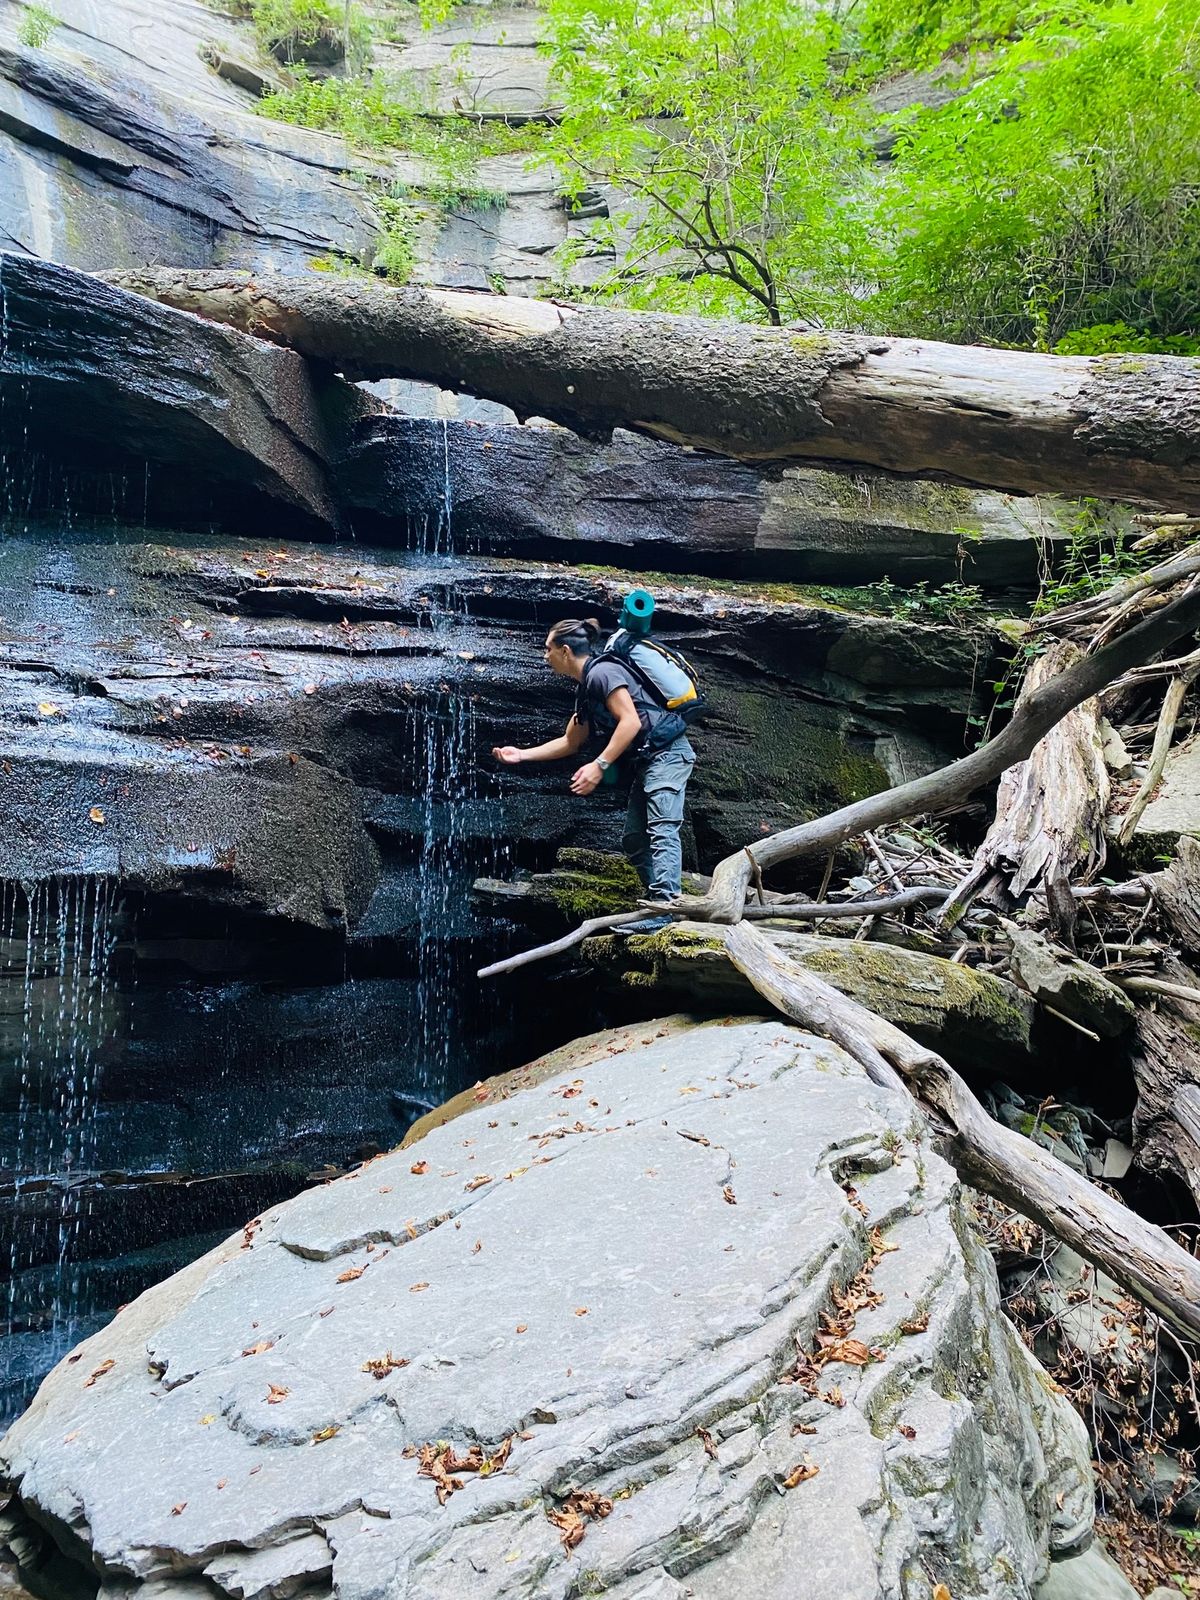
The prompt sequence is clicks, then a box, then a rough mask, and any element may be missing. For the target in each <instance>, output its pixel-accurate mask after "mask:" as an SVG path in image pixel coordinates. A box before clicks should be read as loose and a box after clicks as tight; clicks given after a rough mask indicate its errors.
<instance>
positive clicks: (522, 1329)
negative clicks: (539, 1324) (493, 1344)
mask: <svg viewBox="0 0 1200 1600" xmlns="http://www.w3.org/2000/svg"><path fill="white" fill-rule="evenodd" d="M528 1327H529V1324H528V1323H527V1322H518V1323H517V1332H518V1333H525V1332H526V1330H527V1329H528Z"/></svg>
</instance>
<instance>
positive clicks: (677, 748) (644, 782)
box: [492, 596, 696, 933]
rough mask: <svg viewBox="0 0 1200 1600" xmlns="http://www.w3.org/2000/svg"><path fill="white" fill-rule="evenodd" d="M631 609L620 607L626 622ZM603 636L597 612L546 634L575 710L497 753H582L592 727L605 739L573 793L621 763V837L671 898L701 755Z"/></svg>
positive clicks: (645, 928) (656, 890) (649, 928)
mask: <svg viewBox="0 0 1200 1600" xmlns="http://www.w3.org/2000/svg"><path fill="white" fill-rule="evenodd" d="M647 599H649V597H648V596H647ZM625 615H626V614H625V612H622V622H624V621H625ZM613 638H614V640H616V639H618V638H619V635H614V636H613ZM599 639H600V624H599V623H598V622H597V621H596V620H595V619H594V618H587V619H586V620H583V621H580V620H579V619H577V618H568V619H567V620H566V621H563V622H556V623H555V625H554V626H553V627H552V628H551V629H550V632H549V634H548V635H547V636H546V647H545V652H544V657H543V659H544V660H545V662H546V665H547V666H548V667H549V668H550V670H551V672H554V673H556V674H557V675H558V676H559V677H562V678H570V679H571V680H572V681H573V682H574V683H575V684H576V685H577V689H576V693H575V711H574V714H573V715H572V717H571V720H570V721H569V722H568V723H567V726H566V729H565V731H564V732H563V733H562V735H561V736H560V737H559V738H557V739H550V740H549V741H548V742H547V743H546V744H539V745H535V746H534V747H533V748H532V749H529V750H522V749H518V748H517V747H516V746H515V745H498V746H497V747H496V748H495V749H494V750H493V751H492V754H493V755H494V756H495V758H496V760H497V761H501V762H503V763H504V765H505V766H509V767H515V766H519V765H520V764H521V763H522V762H525V761H560V760H563V759H564V758H565V757H567V756H573V755H578V754H579V752H580V751H581V750H583V748H584V746H585V745H586V744H587V743H588V740H589V738H590V737H591V735H592V733H593V732H595V733H596V734H598V735H599V736H600V737H601V738H603V739H604V740H605V744H604V747H603V749H602V750H601V752H600V754H599V755H598V756H596V757H595V759H594V760H592V761H585V762H584V764H583V766H581V767H579V768H578V769H577V770H576V772H575V774H574V776H573V777H572V778H571V793H572V794H577V795H588V794H592V793H593V792H594V791H595V790H596V789H598V788H599V787H600V785H601V784H602V783H603V782H605V781H606V776H605V775H606V774H607V773H608V772H609V771H610V770H612V769H613V768H614V767H616V765H617V763H618V762H622V763H623V765H624V767H625V769H626V770H628V771H629V774H630V780H631V786H630V792H629V808H628V810H627V812H626V814H625V832H624V836H623V838H622V840H621V843H622V846H623V847H624V850H625V854H626V855H627V856H628V857H629V859H630V861H631V862H632V863H633V865H634V867H635V868H636V870H637V874H638V877H639V878H640V879H641V880H642V884H643V887H644V888H645V890H646V897H647V899H650V900H661V901H662V902H664V904H665V903H667V902H669V901H671V900H673V899H674V898H675V897H676V896H677V895H678V894H679V893H680V892H681V888H682V884H681V873H682V867H683V860H682V849H681V845H680V838H679V830H680V827H681V825H682V823H683V799H684V793H685V791H686V789H687V782H688V779H689V778H690V777H691V775H692V766H693V763H694V762H695V759H696V756H695V752H694V751H693V749H692V747H691V744H690V743H689V741H688V738H687V724H686V721H685V720H684V718H683V717H681V716H680V715H679V714H678V713H677V712H675V711H671V710H669V709H668V708H667V707H666V705H665V704H662V703H660V697H659V696H658V695H656V694H655V693H654V692H653V686H652V684H651V682H650V680H649V679H648V678H645V677H644V676H643V674H641V673H640V672H639V671H637V670H636V669H635V668H634V667H633V666H631V665H630V663H629V660H628V659H622V657H621V655H620V654H618V653H616V652H614V651H613V649H612V648H611V646H612V641H610V645H609V648H606V649H604V650H599V649H598V648H597V646H598V642H599ZM608 781H611V780H608ZM671 920H672V919H671V918H670V917H668V916H660V915H657V914H655V915H650V916H647V917H643V918H642V919H640V920H639V921H638V922H634V923H626V924H625V925H624V926H623V927H621V928H619V929H617V930H615V931H617V932H621V933H651V932H654V931H655V930H656V929H658V928H662V927H665V926H666V925H667V923H669V922H670V921H671Z"/></svg>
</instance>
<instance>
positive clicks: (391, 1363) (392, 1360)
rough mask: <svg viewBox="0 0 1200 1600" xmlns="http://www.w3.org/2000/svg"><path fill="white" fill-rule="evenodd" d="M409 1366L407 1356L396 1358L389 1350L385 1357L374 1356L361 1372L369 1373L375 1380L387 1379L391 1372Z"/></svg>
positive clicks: (362, 1367)
mask: <svg viewBox="0 0 1200 1600" xmlns="http://www.w3.org/2000/svg"><path fill="white" fill-rule="evenodd" d="M407 1366H408V1357H407V1356H394V1355H393V1354H392V1352H391V1351H390V1350H389V1351H388V1353H387V1355H385V1356H372V1357H371V1358H370V1359H369V1360H367V1361H364V1362H363V1364H362V1366H361V1368H360V1369H359V1370H360V1371H362V1372H369V1373H370V1374H371V1376H372V1377H373V1378H386V1377H387V1375H388V1373H389V1372H396V1371H398V1370H399V1369H400V1368H401V1367H407Z"/></svg>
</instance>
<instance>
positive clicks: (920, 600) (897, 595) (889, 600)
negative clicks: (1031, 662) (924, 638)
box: [863, 578, 987, 628]
mask: <svg viewBox="0 0 1200 1600" xmlns="http://www.w3.org/2000/svg"><path fill="white" fill-rule="evenodd" d="M863 593H864V594H865V595H867V596H868V597H869V600H868V605H869V608H870V609H871V610H873V611H881V612H883V613H884V614H885V615H887V616H892V617H901V618H903V619H904V621H906V622H924V623H935V624H941V625H943V626H949V627H953V628H973V627H975V626H976V625H977V624H978V623H979V622H980V621H981V620H982V618H984V617H985V616H986V615H987V607H986V605H985V604H984V599H983V590H982V589H980V587H979V586H978V584H974V583H959V582H952V583H941V584H938V585H937V586H936V588H933V589H931V588H930V587H929V585H928V584H927V583H925V582H921V583H914V584H910V585H909V586H908V587H907V588H903V589H902V588H900V587H898V586H897V585H896V584H894V583H893V582H892V580H891V579H890V578H880V579H879V581H878V583H869V584H867V586H866V588H865V590H864V591H863Z"/></svg>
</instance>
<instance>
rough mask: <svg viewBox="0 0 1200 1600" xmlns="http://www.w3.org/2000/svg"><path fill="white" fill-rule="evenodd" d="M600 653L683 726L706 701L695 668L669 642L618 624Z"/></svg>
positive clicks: (698, 714) (698, 715) (700, 712)
mask: <svg viewBox="0 0 1200 1600" xmlns="http://www.w3.org/2000/svg"><path fill="white" fill-rule="evenodd" d="M600 655H602V656H615V657H616V658H617V660H618V661H620V662H621V663H622V665H623V666H626V667H628V668H629V670H630V672H632V673H633V675H634V677H635V678H636V679H637V680H638V682H639V683H640V684H641V685H642V687H643V689H645V690H646V692H647V694H649V696H650V698H651V699H652V700H653V701H654V702H655V704H656V705H658V706H661V708H662V709H663V710H664V711H670V712H673V713H674V714H675V715H676V716H677V717H680V718H681V719H682V720H683V723H684V725H685V726H689V725H690V724H691V723H693V722H696V721H698V720H699V719H700V718H701V717H702V716H703V715H704V712H705V709H706V705H705V700H704V695H703V694H702V693H701V691H700V679H699V677H698V675H697V673H696V669H695V668H694V667H693V666H692V664H691V662H690V661H688V660H687V659H686V658H685V657H683V656H681V655H680V654H679V651H678V650H672V649H671V647H670V645H665V644H663V643H661V642H660V641H659V640H658V639H653V638H651V637H650V636H649V635H646V636H644V637H642V638H635V636H634V635H633V634H631V633H630V632H629V631H628V630H627V629H625V628H618V630H617V631H616V633H614V634H613V635H612V637H611V638H610V639H609V641H608V643H607V644H606V645H605V646H604V649H603V650H601V651H600Z"/></svg>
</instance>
